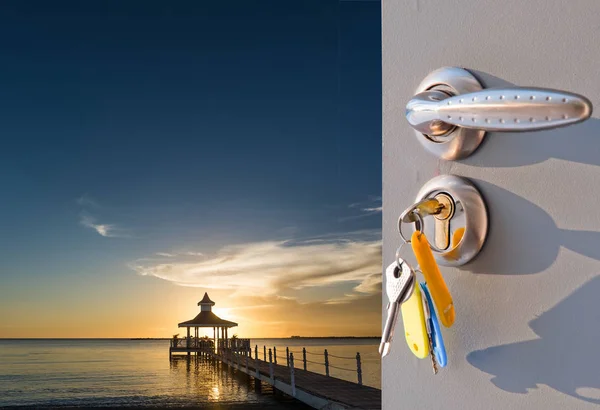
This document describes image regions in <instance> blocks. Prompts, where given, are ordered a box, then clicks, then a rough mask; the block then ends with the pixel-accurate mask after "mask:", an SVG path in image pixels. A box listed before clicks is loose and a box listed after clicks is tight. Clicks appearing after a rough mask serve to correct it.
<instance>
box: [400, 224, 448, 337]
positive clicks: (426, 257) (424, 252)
mask: <svg viewBox="0 0 600 410" xmlns="http://www.w3.org/2000/svg"><path fill="white" fill-rule="evenodd" d="M410 241H411V245H412V248H413V252H414V253H415V256H416V258H417V262H418V263H419V266H420V267H421V272H423V276H425V281H426V282H427V287H428V288H429V292H430V293H431V298H432V299H433V303H434V304H435V308H436V310H437V313H438V316H439V317H440V321H441V322H442V324H443V325H444V326H446V327H450V326H452V324H453V323H454V316H455V313H454V303H453V302H452V296H451V295H450V291H449V290H448V286H446V282H445V281H444V277H443V276H442V273H441V272H440V268H439V267H438V265H437V262H436V261H435V258H434V257H433V253H432V252H431V248H430V247H429V241H428V240H427V237H426V236H425V234H424V233H422V232H419V231H415V232H413V235H412V237H411V239H410ZM415 288H416V286H415Z"/></svg>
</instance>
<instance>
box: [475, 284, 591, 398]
mask: <svg viewBox="0 0 600 410" xmlns="http://www.w3.org/2000/svg"><path fill="white" fill-rule="evenodd" d="M598 295H600V276H598V277H595V278H594V279H592V280H590V281H589V282H587V283H585V284H584V285H583V286H582V287H580V288H579V289H577V290H576V291H575V292H573V293H572V294H571V295H570V296H568V297H567V298H566V299H564V300H562V301H561V302H560V303H559V304H558V305H556V306H555V307H553V308H552V309H550V310H548V311H546V312H544V313H543V314H542V315H541V316H540V317H538V318H536V319H534V320H532V321H531V322H529V326H530V327H531V329H532V330H533V331H534V332H535V333H536V334H537V335H538V336H539V338H538V339H533V340H528V341H525V342H517V343H510V344H505V345H500V346H493V347H489V348H487V349H483V350H477V351H474V352H471V353H469V354H468V355H467V361H468V362H469V363H470V364H471V365H473V366H474V367H476V368H478V369H480V370H481V371H483V372H486V373H489V374H491V375H493V376H494V377H493V378H492V380H491V381H492V383H494V385H496V386H497V387H499V388H500V389H502V390H505V391H508V392H512V393H523V394H524V393H527V391H528V389H533V388H536V387H537V386H538V385H541V384H545V385H548V386H550V387H551V388H553V389H556V390H558V391H560V392H562V393H564V394H568V395H570V396H572V397H575V398H578V399H581V400H585V401H588V402H590V403H597V404H600V355H599V354H598V329H599V328H600V298H599V297H598Z"/></svg>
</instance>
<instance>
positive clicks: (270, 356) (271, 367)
mask: <svg viewBox="0 0 600 410" xmlns="http://www.w3.org/2000/svg"><path fill="white" fill-rule="evenodd" d="M269 377H270V378H271V384H275V380H274V379H273V352H271V349H269Z"/></svg>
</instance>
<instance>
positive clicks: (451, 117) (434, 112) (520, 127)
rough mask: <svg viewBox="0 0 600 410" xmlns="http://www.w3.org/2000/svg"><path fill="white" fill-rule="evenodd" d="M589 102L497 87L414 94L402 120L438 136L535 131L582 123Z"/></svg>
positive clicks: (546, 91)
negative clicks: (456, 130) (459, 130)
mask: <svg viewBox="0 0 600 410" xmlns="http://www.w3.org/2000/svg"><path fill="white" fill-rule="evenodd" d="M591 113H592V103H590V101H589V100H588V99H587V98H585V97H583V96H581V95H577V94H573V93H568V92H564V91H557V90H550V89H544V88H520V87H519V88H517V87H516V88H500V89H486V90H483V91H479V92H475V93H469V94H462V95H457V96H451V95H449V94H447V93H445V92H443V91H425V92H422V93H420V94H417V95H415V96H414V97H413V99H412V100H410V101H409V102H408V104H407V105H406V119H407V120H408V122H409V124H410V125H411V126H412V127H413V128H414V129H415V130H417V131H419V132H422V133H423V134H427V135H436V136H439V135H442V134H444V133H446V132H448V131H450V129H452V128H453V127H463V128H473V129H479V130H483V131H508V132H515V131H537V130H544V129H550V128H556V127H562V126H565V125H570V124H575V123H578V122H581V121H584V120H586V119H588V118H589V117H590V115H591Z"/></svg>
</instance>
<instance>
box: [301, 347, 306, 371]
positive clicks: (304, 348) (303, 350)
mask: <svg viewBox="0 0 600 410" xmlns="http://www.w3.org/2000/svg"><path fill="white" fill-rule="evenodd" d="M302 360H303V361H304V370H306V347H303V348H302Z"/></svg>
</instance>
